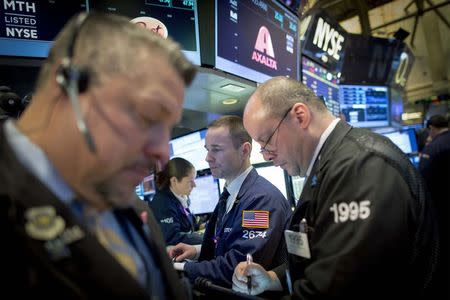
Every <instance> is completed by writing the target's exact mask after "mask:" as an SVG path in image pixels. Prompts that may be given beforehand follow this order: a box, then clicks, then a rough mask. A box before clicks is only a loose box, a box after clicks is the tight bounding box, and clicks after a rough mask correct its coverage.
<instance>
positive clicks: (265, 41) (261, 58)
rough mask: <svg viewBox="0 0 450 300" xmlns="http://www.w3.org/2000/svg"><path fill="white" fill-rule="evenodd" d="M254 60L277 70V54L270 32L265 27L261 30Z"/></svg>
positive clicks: (253, 56)
mask: <svg viewBox="0 0 450 300" xmlns="http://www.w3.org/2000/svg"><path fill="white" fill-rule="evenodd" d="M252 60H254V61H257V62H259V63H260V64H262V65H265V66H267V67H269V68H271V69H274V70H277V61H276V60H275V53H274V51H273V45H272V38H271V37H270V32H269V30H268V29H267V28H266V27H265V26H261V28H259V32H258V37H257V38H256V43H255V50H254V51H253V54H252Z"/></svg>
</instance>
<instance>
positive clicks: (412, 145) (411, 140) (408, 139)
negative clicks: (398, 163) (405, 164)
mask: <svg viewBox="0 0 450 300" xmlns="http://www.w3.org/2000/svg"><path fill="white" fill-rule="evenodd" d="M383 135H384V136H385V137H387V138H389V139H390V140H391V141H392V142H393V143H394V144H395V145H397V147H399V148H400V150H402V151H403V152H404V153H406V154H415V153H417V151H418V146H417V139H416V134H415V132H414V129H407V130H397V131H393V132H388V133H383Z"/></svg>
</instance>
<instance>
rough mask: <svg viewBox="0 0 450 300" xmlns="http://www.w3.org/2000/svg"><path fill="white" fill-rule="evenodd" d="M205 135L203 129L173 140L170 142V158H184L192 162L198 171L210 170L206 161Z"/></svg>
mask: <svg viewBox="0 0 450 300" xmlns="http://www.w3.org/2000/svg"><path fill="white" fill-rule="evenodd" d="M205 135H206V129H203V130H199V131H195V132H191V133H189V134H187V135H184V136H181V137H178V138H174V139H172V140H171V141H170V142H169V157H170V158H171V159H172V158H174V157H181V158H184V159H186V160H188V161H190V162H191V163H192V164H193V165H194V167H195V169H196V170H197V171H200V170H204V169H208V168H209V165H208V163H207V162H206V161H205V158H206V154H207V151H206V149H205Z"/></svg>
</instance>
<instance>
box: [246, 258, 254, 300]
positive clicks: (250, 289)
mask: <svg viewBox="0 0 450 300" xmlns="http://www.w3.org/2000/svg"><path fill="white" fill-rule="evenodd" d="M252 262H253V257H252V255H251V254H250V253H247V265H249V264H251V263H252ZM247 291H248V294H249V295H251V292H252V276H247Z"/></svg>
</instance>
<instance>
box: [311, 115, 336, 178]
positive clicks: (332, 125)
mask: <svg viewBox="0 0 450 300" xmlns="http://www.w3.org/2000/svg"><path fill="white" fill-rule="evenodd" d="M338 122H339V119H337V118H336V119H334V120H333V121H332V122H331V123H330V125H328V127H327V129H325V131H324V132H322V134H321V135H320V139H319V143H318V144H317V146H316V149H315V150H314V154H313V157H312V159H311V161H310V162H309V166H308V169H307V170H306V177H308V176H309V174H311V170H312V167H313V166H314V163H315V162H316V159H317V155H319V152H320V150H321V149H322V146H323V144H324V143H325V141H326V140H327V139H328V137H329V136H330V134H331V133H332V132H333V130H334V128H335V127H336V125H337V123H338ZM319 159H320V157H319Z"/></svg>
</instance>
